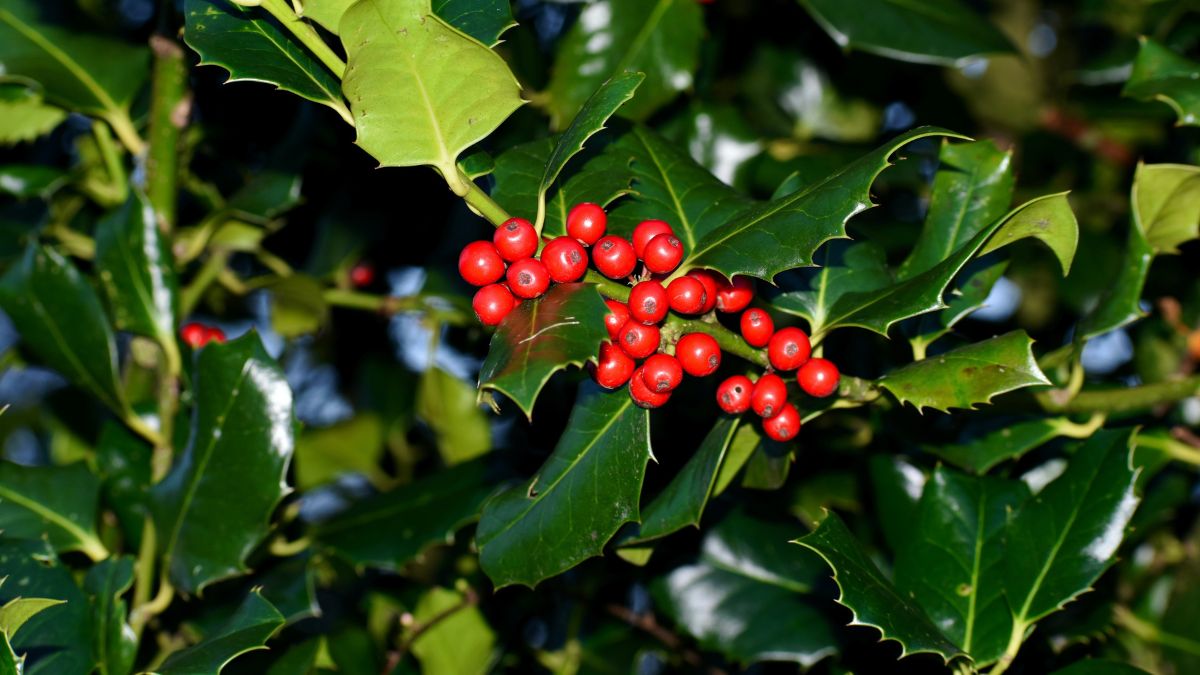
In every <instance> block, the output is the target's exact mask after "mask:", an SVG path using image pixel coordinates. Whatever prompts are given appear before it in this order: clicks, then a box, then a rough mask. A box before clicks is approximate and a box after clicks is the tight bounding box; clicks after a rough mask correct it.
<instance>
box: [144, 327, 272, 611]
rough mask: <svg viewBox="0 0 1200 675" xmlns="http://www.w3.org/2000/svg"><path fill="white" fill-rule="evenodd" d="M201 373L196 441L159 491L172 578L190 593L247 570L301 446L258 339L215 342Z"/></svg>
mask: <svg viewBox="0 0 1200 675" xmlns="http://www.w3.org/2000/svg"><path fill="white" fill-rule="evenodd" d="M196 373H197V375H196V379H195V381H194V384H193V392H194V393H193V401H194V406H195V409H194V413H193V416H192V432H191V436H190V439H189V441H188V445H187V447H186V448H185V449H184V450H183V452H182V453H181V454H179V455H177V459H176V461H175V465H174V466H173V467H171V470H170V472H169V473H168V474H167V476H166V477H165V478H164V479H163V480H162V481H161V482H160V483H158V484H156V485H155V486H154V487H153V488H152V490H151V511H152V513H153V516H154V523H155V526H156V528H157V529H158V532H159V533H160V535H159V546H160V550H161V551H162V552H163V554H164V555H166V556H167V558H168V560H169V562H168V569H169V572H170V577H171V582H172V583H173V584H174V585H175V587H176V588H177V589H181V590H184V591H187V592H189V593H194V592H196V591H198V590H200V589H202V588H204V586H206V585H208V584H210V583H212V582H214V581H217V580H220V579H223V578H226V577H229V576H233V575H236V574H239V573H240V572H242V571H244V570H245V567H244V565H243V561H244V560H245V558H246V556H247V555H248V554H249V553H250V551H251V550H252V549H253V548H254V547H255V546H256V545H257V544H258V542H259V541H260V540H261V539H262V538H263V536H264V535H265V534H266V532H267V523H268V520H269V519H270V516H271V512H272V511H274V509H275V505H276V504H277V503H278V502H279V500H280V499H282V498H283V496H284V495H285V494H286V493H287V492H288V487H287V484H286V483H285V482H284V478H285V475H286V473H287V465H288V462H289V460H290V459H291V456H292V449H293V444H294V439H293V433H294V430H293V424H294V422H293V418H292V392H291V389H289V388H288V384H287V380H286V379H284V376H283V372H282V371H281V370H280V368H279V365H278V364H276V363H275V361H274V360H273V359H271V357H270V356H269V355H268V354H267V352H266V350H265V349H264V348H263V346H262V342H261V341H260V340H259V338H258V335H257V334H256V333H253V332H251V333H248V334H246V335H245V336H243V337H241V338H238V339H237V340H233V341H230V342H228V343H226V344H215V343H211V344H209V345H208V346H207V347H205V348H204V349H202V350H201V351H200V353H199V355H198V357H197V363H196ZM230 495H238V499H237V500H230V498H229V496H230Z"/></svg>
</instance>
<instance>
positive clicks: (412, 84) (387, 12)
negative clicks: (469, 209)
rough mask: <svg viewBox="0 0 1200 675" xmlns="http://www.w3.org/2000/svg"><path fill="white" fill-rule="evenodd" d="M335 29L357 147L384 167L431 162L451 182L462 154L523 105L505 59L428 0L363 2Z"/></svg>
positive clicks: (347, 11)
mask: <svg viewBox="0 0 1200 675" xmlns="http://www.w3.org/2000/svg"><path fill="white" fill-rule="evenodd" d="M340 30H341V35H342V43H343V45H344V46H345V48H346V56H347V66H346V74H345V76H344V77H343V79H342V91H343V92H345V95H346V98H347V99H349V101H350V109H351V110H352V111H353V113H354V126H355V128H356V129H357V130H358V144H359V146H361V147H362V148H363V149H364V150H366V151H367V152H369V153H370V154H371V155H373V156H374V157H375V159H377V160H379V162H380V164H381V165H383V166H414V165H419V164H429V165H432V166H434V167H437V169H438V170H439V171H441V172H442V174H443V175H444V176H445V177H446V178H447V179H452V178H453V179H454V180H455V181H456V180H457V178H456V174H457V171H458V169H457V167H456V165H455V162H456V161H457V159H458V155H459V153H461V152H462V151H463V150H465V149H466V148H468V147H470V146H471V145H473V144H475V143H476V142H478V141H479V140H481V139H483V138H484V137H486V136H487V135H488V134H490V133H492V131H494V130H495V129H496V127H498V126H500V123H501V122H503V121H504V120H505V119H507V118H508V116H509V115H511V114H512V112H513V111H514V110H516V109H517V108H519V107H520V106H521V104H522V103H523V101H522V100H521V96H520V85H519V84H518V83H517V81H516V78H514V77H513V74H512V73H511V72H510V71H509V69H508V65H506V64H505V63H504V59H502V58H500V56H499V55H498V54H496V53H495V52H493V51H492V50H490V49H488V48H487V47H485V46H484V45H482V44H480V43H479V42H477V41H475V40H473V39H471V38H469V37H467V36H466V35H464V34H462V33H460V32H458V31H457V30H455V29H454V28H452V27H451V26H449V25H447V24H446V22H445V21H443V20H442V19H440V18H438V17H437V16H435V15H434V14H433V12H432V10H431V9H430V4H429V0H395V1H393V2H385V1H384V0H360V1H359V2H357V3H355V4H354V5H352V6H351V7H350V9H348V10H346V13H345V14H344V15H343V16H342V21H341V24H340Z"/></svg>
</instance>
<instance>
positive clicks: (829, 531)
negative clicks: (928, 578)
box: [795, 513, 963, 662]
mask: <svg viewBox="0 0 1200 675" xmlns="http://www.w3.org/2000/svg"><path fill="white" fill-rule="evenodd" d="M795 543H797V544H800V545H801V546H804V547H806V548H809V549H812V550H813V551H816V553H817V555H819V556H821V557H822V558H824V559H825V562H826V563H827V564H828V565H829V567H830V568H832V569H833V580H834V581H835V582H837V585H838V588H839V589H840V590H841V595H840V596H839V597H838V602H839V603H841V604H842V605H844V606H845V607H846V608H847V609H849V610H850V611H851V612H853V613H854V619H853V620H852V621H851V622H850V625H852V626H870V627H872V628H875V629H877V630H879V632H880V633H882V634H883V639H884V640H895V641H896V642H899V643H900V657H901V658H903V657H905V656H907V655H909V654H921V653H931V654H937V655H939V656H941V657H942V659H943V660H945V661H946V662H949V661H950V660H951V659H953V658H955V657H958V656H962V655H963V652H962V650H961V649H959V648H958V647H957V646H955V644H954V643H953V642H951V641H950V640H949V639H948V638H947V637H946V636H945V635H944V634H942V632H941V631H939V630H938V628H937V626H935V625H934V624H933V622H932V621H930V619H929V617H928V616H926V614H925V613H924V612H923V611H922V610H921V608H920V607H919V606H917V604H916V603H915V602H913V601H911V600H909V599H908V598H905V597H904V596H902V595H900V593H899V592H897V591H896V589H895V587H894V586H892V583H891V582H890V581H888V580H887V579H886V578H885V577H884V576H883V574H882V573H881V572H880V571H879V568H878V567H876V566H875V563H873V562H871V558H870V556H869V555H868V554H867V552H866V551H865V550H864V549H863V547H862V544H860V543H859V542H858V540H857V539H856V538H855V537H854V535H853V534H851V533H850V530H849V529H848V528H847V527H846V524H845V523H843V522H842V519H841V518H839V517H838V515H837V514H836V513H830V514H829V515H828V516H826V517H825V520H823V521H821V524H820V525H819V526H818V527H817V529H816V530H815V531H813V532H812V533H811V534H809V535H808V536H805V537H801V538H800V539H797V540H796V542H795Z"/></svg>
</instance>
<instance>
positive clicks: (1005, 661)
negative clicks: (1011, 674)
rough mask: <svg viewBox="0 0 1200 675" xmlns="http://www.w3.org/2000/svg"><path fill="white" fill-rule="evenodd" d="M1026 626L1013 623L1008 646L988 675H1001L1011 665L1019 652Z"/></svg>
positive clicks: (1016, 622)
mask: <svg viewBox="0 0 1200 675" xmlns="http://www.w3.org/2000/svg"><path fill="white" fill-rule="evenodd" d="M1027 628H1028V626H1026V625H1025V622H1024V621H1016V620H1014V621H1013V627H1012V633H1010V634H1009V636H1008V646H1007V647H1005V648H1004V654H1002V655H1001V656H1000V660H999V661H996V666H995V667H994V668H992V669H991V670H990V671H988V675H1003V673H1004V671H1006V670H1008V667H1009V666H1011V665H1012V663H1013V661H1014V660H1016V658H1017V653H1018V652H1020V651H1021V643H1022V642H1024V641H1025V630H1026V629H1027Z"/></svg>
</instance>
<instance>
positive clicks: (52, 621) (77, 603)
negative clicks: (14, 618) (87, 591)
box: [0, 539, 95, 675]
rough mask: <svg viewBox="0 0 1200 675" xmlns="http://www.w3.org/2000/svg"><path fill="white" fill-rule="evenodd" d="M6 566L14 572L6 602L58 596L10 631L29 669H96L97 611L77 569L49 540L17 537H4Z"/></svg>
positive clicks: (44, 674)
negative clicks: (93, 638) (58, 554)
mask: <svg viewBox="0 0 1200 675" xmlns="http://www.w3.org/2000/svg"><path fill="white" fill-rule="evenodd" d="M0 570H3V574H4V576H7V577H8V581H7V582H6V583H4V584H3V585H0V606H7V605H8V603H10V602H12V601H13V600H14V599H16V598H18V597H21V598H39V599H42V600H53V601H57V603H56V604H54V605H53V606H45V607H43V608H42V609H41V611H39V612H37V613H36V614H33V615H32V616H28V617H26V620H25V622H24V624H23V625H22V626H21V629H20V630H18V631H14V632H12V633H9V634H8V638H9V641H10V642H11V644H12V648H13V651H14V652H16V653H17V654H19V655H23V656H24V657H25V659H26V661H25V670H24V673H23V675H60V674H61V673H90V672H92V669H93V667H94V665H95V663H94V661H93V660H92V650H91V636H92V634H93V626H92V617H91V614H90V613H89V612H88V603H87V597H85V596H84V594H83V592H82V591H81V590H79V586H78V585H76V583H75V579H74V578H73V577H72V576H71V575H72V572H71V570H70V569H68V568H67V567H64V566H63V565H62V564H61V563H60V562H59V560H58V559H57V558H56V557H55V556H54V552H53V551H52V550H50V549H48V548H46V545H45V543H44V542H39V541H22V540H16V539H5V540H0ZM18 582H19V583H18Z"/></svg>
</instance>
